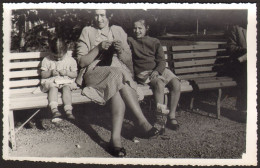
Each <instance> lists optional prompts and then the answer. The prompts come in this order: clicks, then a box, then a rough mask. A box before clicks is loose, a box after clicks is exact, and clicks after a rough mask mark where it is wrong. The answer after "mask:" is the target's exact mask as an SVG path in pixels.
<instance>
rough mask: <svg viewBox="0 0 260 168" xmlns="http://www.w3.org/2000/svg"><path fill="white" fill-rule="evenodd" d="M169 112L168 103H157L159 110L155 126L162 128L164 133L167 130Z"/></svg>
mask: <svg viewBox="0 0 260 168" xmlns="http://www.w3.org/2000/svg"><path fill="white" fill-rule="evenodd" d="M168 114H169V110H168V109H167V107H166V105H164V104H160V103H157V110H156V114H155V118H156V121H155V124H154V127H155V128H156V129H158V130H161V132H162V133H164V131H165V125H166V122H167V115H168Z"/></svg>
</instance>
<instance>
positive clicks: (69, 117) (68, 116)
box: [66, 111, 75, 120]
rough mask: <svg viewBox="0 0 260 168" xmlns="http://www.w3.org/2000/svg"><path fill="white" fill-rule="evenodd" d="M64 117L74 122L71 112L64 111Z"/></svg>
mask: <svg viewBox="0 0 260 168" xmlns="http://www.w3.org/2000/svg"><path fill="white" fill-rule="evenodd" d="M66 116H67V118H68V119H70V120H75V117H74V115H73V114H72V111H66Z"/></svg>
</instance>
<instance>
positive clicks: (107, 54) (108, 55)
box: [97, 44, 115, 66]
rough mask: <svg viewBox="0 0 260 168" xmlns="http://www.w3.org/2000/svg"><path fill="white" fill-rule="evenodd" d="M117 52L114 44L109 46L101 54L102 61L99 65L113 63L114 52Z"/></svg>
mask: <svg viewBox="0 0 260 168" xmlns="http://www.w3.org/2000/svg"><path fill="white" fill-rule="evenodd" d="M114 53H115V48H114V46H113V44H112V45H111V46H110V47H109V48H108V50H104V51H103V52H102V53H101V54H100V56H99V59H100V61H99V62H98V64H97V66H110V65H111V63H112V58H113V54H114Z"/></svg>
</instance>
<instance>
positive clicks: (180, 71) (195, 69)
mask: <svg viewBox="0 0 260 168" xmlns="http://www.w3.org/2000/svg"><path fill="white" fill-rule="evenodd" d="M213 67H214V66H206V67H192V68H181V69H175V74H176V75H178V74H183V73H192V72H193V73H195V72H205V71H206V72H207V71H212V68H213Z"/></svg>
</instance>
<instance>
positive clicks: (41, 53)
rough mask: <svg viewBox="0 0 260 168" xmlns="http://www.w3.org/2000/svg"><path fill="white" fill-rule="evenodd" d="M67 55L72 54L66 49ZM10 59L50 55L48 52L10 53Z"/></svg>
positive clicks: (38, 57) (37, 57) (36, 57)
mask: <svg viewBox="0 0 260 168" xmlns="http://www.w3.org/2000/svg"><path fill="white" fill-rule="evenodd" d="M68 54H69V55H72V51H68ZM8 55H10V59H11V60H23V59H40V58H43V57H46V56H47V55H50V53H49V52H24V53H10V54H8Z"/></svg>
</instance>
